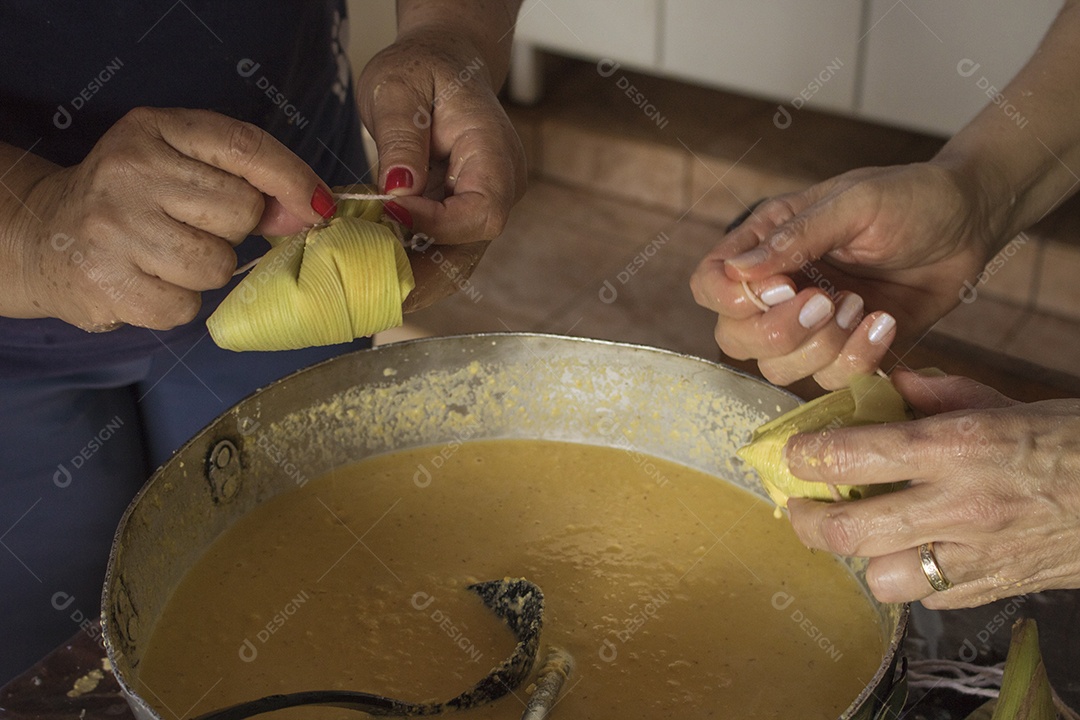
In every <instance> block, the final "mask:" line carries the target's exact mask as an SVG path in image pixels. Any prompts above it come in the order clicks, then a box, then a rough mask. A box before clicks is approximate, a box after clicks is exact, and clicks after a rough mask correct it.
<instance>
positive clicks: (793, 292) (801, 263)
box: [690, 163, 992, 389]
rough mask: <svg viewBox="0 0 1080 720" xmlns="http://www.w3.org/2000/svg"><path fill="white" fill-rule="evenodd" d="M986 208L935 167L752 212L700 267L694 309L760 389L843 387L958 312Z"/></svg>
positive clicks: (872, 174)
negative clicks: (756, 377) (714, 317)
mask: <svg viewBox="0 0 1080 720" xmlns="http://www.w3.org/2000/svg"><path fill="white" fill-rule="evenodd" d="M983 198H984V194H983V193H982V192H981V190H980V189H979V188H978V187H976V186H975V184H974V183H973V182H971V181H969V180H967V179H966V178H965V176H964V175H962V174H961V173H959V172H954V171H951V170H948V169H946V168H945V167H944V166H942V165H937V164H933V163H923V164H917V165H906V166H899V167H888V168H865V169H861V170H854V171H852V172H849V173H845V174H844V175H840V176H838V177H836V178H833V179H831V180H827V181H825V182H823V183H820V184H818V185H815V186H813V187H811V188H809V189H808V190H806V191H804V192H801V193H796V194H793V195H785V196H781V197H777V198H774V199H772V200H769V201H767V202H765V203H763V204H762V205H761V206H760V207H758V208H757V209H756V210H755V212H754V213H753V215H752V216H751V217H750V218H748V219H747V220H746V222H744V223H743V224H742V225H740V226H739V227H738V228H736V229H734V230H733V231H732V232H730V233H729V234H728V235H727V236H726V237H724V238H723V239H722V240H721V241H720V243H719V244H718V245H717V246H716V247H715V248H714V249H713V250H712V251H711V252H710V253H709V254H708V255H707V256H706V257H705V258H704V259H703V260H702V261H701V264H700V265H698V268H697V270H696V271H695V273H694V276H693V278H692V280H691V283H690V284H691V287H692V289H693V291H694V297H695V299H696V300H697V302H698V304H699V305H703V306H704V307H707V308H709V309H711V310H714V311H716V312H717V313H718V315H719V321H718V323H717V325H716V341H717V343H718V344H719V345H720V348H721V349H722V350H723V351H724V352H725V353H727V354H728V355H730V356H731V357H733V358H736V359H740V360H745V359H747V358H758V367H759V368H760V370H761V372H762V374H763V375H764V376H765V377H766V378H767V379H768V380H770V381H772V382H774V383H776V384H778V385H786V384H788V383H791V382H794V381H795V380H798V379H800V378H803V377H807V376H809V375H813V376H814V379H815V380H816V381H817V382H818V384H820V385H821V386H822V387H825V388H829V389H835V388H838V387H843V386H845V385H847V382H848V378H850V376H851V375H852V374H854V373H860V372H861V373H866V372H872V371H873V370H874V369H876V368H877V367H878V366H879V365H880V364H881V363H882V361H883V360H884V359H885V357H886V354H887V353H888V351H889V348H890V346H891V345H892V343H893V341H894V340H895V339H896V338H897V336H898V333H899V334H900V336H902V337H903V338H905V339H906V340H907V341H915V340H917V339H918V338H919V337H921V335H922V333H924V332H925V331H926V330H927V329H929V327H930V326H931V325H933V323H934V322H936V321H937V320H938V319H940V318H941V317H942V316H943V315H944V314H945V313H947V312H948V311H949V310H950V309H952V308H953V307H955V306H956V305H958V304H959V302H960V295H959V291H960V289H961V287H962V286H963V282H964V281H965V280H968V279H970V278H972V277H974V276H975V275H976V274H977V273H978V272H979V271H980V270H981V269H982V267H983V265H984V264H985V263H986V262H987V261H988V260H989V259H990V257H991V252H992V250H991V245H992V242H991V233H990V231H989V230H988V228H987V223H988V221H987V219H986V218H988V217H989V211H988V210H987V209H986V208H985V205H986V204H987V203H986V201H985V200H984V199H983ZM819 258H820V260H818V259H819ZM742 281H746V282H747V283H748V284H749V287H750V289H751V290H752V291H753V292H754V293H755V294H756V295H757V296H758V297H759V298H761V300H762V301H763V302H764V303H765V304H766V305H769V306H770V308H769V310H768V311H766V312H762V311H761V310H759V309H758V307H757V306H756V305H755V304H754V303H753V302H751V300H750V299H749V298H748V297H747V296H746V293H745V292H744V290H743V287H742Z"/></svg>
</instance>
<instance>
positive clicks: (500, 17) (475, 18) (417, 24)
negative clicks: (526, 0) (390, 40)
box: [397, 0, 521, 90]
mask: <svg viewBox="0 0 1080 720" xmlns="http://www.w3.org/2000/svg"><path fill="white" fill-rule="evenodd" d="M520 7H521V0H468V1H464V2H463V0H398V4H397V15H398V37H399V38H400V37H402V36H404V35H408V34H410V33H414V32H424V31H428V30H435V31H437V32H440V33H444V34H445V33H449V34H451V35H455V36H458V37H461V38H464V39H467V40H468V41H469V42H470V43H472V44H473V45H474V46H475V48H476V50H477V52H479V54H480V58H479V59H480V60H481V61H482V62H483V63H484V66H485V67H486V69H487V74H488V76H489V77H490V79H491V83H492V88H493V89H495V90H498V89H499V88H500V87H501V86H502V84H503V82H504V81H505V80H506V74H507V72H508V71H509V69H510V42H511V40H512V39H513V34H514V23H515V22H516V19H517V13H518V8H520Z"/></svg>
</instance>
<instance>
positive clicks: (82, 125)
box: [0, 0, 368, 377]
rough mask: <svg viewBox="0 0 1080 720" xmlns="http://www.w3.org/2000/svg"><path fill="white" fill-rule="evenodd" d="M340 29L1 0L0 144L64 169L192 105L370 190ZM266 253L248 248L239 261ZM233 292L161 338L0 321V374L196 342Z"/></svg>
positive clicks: (133, 5)
mask: <svg viewBox="0 0 1080 720" xmlns="http://www.w3.org/2000/svg"><path fill="white" fill-rule="evenodd" d="M347 32H348V21H347V19H346V12H345V3H344V0H274V1H273V2H266V0H216V1H215V0H184V2H176V0H155V1H153V2H134V1H133V0H129V1H128V2H112V1H109V0H98V1H96V2H90V3H71V2H59V1H56V0H5V2H3V3H0V141H3V142H6V143H9V144H11V145H16V146H18V147H21V148H23V149H26V150H29V151H30V152H33V153H34V154H36V155H40V156H41V157H44V158H46V159H48V160H51V161H52V162H55V163H58V164H60V165H64V166H69V165H73V164H76V163H78V162H80V161H81V160H82V159H83V158H84V157H85V156H86V154H87V153H88V152H89V151H90V149H91V148H92V147H93V146H94V143H95V142H97V140H98V138H100V137H101V136H102V135H103V134H104V133H105V131H106V130H108V129H109V128H110V127H111V126H112V125H113V124H114V123H115V122H116V121H117V120H119V119H120V118H121V117H123V116H124V114H126V113H127V112H128V111H129V110H131V109H132V108H135V107H139V106H149V107H184V108H202V109H206V110H213V111H216V112H219V113H222V114H224V115H228V116H230V117H234V118H239V119H241V120H246V121H248V122H251V123H254V124H256V125H258V126H259V127H261V128H263V129H265V130H266V131H268V132H269V133H271V134H272V135H273V136H274V137H276V138H277V139H278V140H280V141H281V142H283V143H284V144H285V145H286V146H288V147H289V148H290V149H292V150H293V152H295V153H296V154H297V155H299V156H300V157H301V158H303V159H304V160H306V161H307V162H308V163H309V164H310V165H311V166H312V168H314V169H315V171H316V172H317V173H318V174H319V175H320V176H321V177H322V178H323V179H324V180H325V181H327V182H328V183H329V184H331V185H337V184H346V183H352V182H360V181H362V180H367V179H368V178H367V176H366V173H367V164H366V162H365V159H364V155H363V148H362V145H361V135H360V119H359V114H358V112H357V109H356V103H355V101H354V97H353V91H352V81H351V77H350V72H349V61H348V56H347V43H348V37H347ZM4 170H6V168H4ZM265 247H266V246H265V245H264V244H263V241H262V240H261V239H259V238H248V239H247V240H246V241H245V242H244V243H243V244H242V245H241V246H240V248H239V249H238V255H239V256H240V262H241V263H243V262H246V261H247V260H248V259H251V258H253V257H256V256H257V255H259V254H261V253H262V252H263V251H264V250H265ZM235 282H236V280H234V282H233V283H232V284H230V287H227V288H224V289H222V290H219V291H212V292H207V293H203V308H202V311H201V312H200V315H199V317H198V318H197V319H196V320H195V321H194V322H192V323H190V324H188V325H185V326H183V327H181V328H177V329H175V330H171V331H168V332H160V331H150V330H147V329H145V328H134V327H122V328H120V329H118V330H115V331H113V332H109V333H100V334H97V333H87V332H84V331H82V330H80V329H78V328H76V327H73V326H71V325H68V324H67V323H64V322H62V321H60V320H56V319H41V320H22V319H12V318H0V376H6V377H18V376H24V377H25V376H37V377H45V376H49V375H56V374H61V373H67V372H70V371H77V370H79V369H85V368H87V367H93V366H95V365H97V364H100V363H107V362H109V361H110V359H115V358H130V357H131V356H132V354H133V353H144V352H150V351H152V350H156V349H159V348H161V346H162V343H163V342H164V343H166V344H169V343H172V342H175V341H178V340H180V339H185V338H195V337H198V336H199V335H201V334H203V333H205V332H206V328H205V320H206V317H207V316H208V315H209V314H210V313H211V312H212V311H213V309H214V308H215V307H216V306H217V304H218V303H219V302H220V301H221V299H222V298H223V297H224V296H225V294H227V292H228V290H229V289H231V286H232V285H234V284H235Z"/></svg>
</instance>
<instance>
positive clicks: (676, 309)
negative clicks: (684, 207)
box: [543, 220, 721, 360]
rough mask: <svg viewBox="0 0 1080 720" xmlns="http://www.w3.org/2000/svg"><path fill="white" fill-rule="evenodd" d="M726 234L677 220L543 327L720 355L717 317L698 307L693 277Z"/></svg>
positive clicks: (705, 226) (710, 356)
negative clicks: (715, 329) (715, 337)
mask: <svg viewBox="0 0 1080 720" xmlns="http://www.w3.org/2000/svg"><path fill="white" fill-rule="evenodd" d="M720 234H721V231H720V230H719V229H718V228H716V227H715V226H711V225H704V224H702V223H698V222H694V221H690V220H684V221H682V222H680V223H677V224H675V225H673V226H672V227H671V228H669V229H667V230H665V231H664V233H663V235H661V236H659V237H657V238H653V239H651V240H649V241H647V242H645V243H643V244H642V245H640V246H639V247H637V248H635V249H634V251H633V252H632V253H630V254H629V255H627V256H624V257H623V258H622V259H621V260H620V261H619V263H618V264H617V265H616V266H615V267H614V268H613V269H612V270H611V272H609V274H607V275H606V276H605V277H604V278H602V279H601V281H599V282H597V283H596V285H595V286H594V287H593V288H589V289H588V290H586V291H585V292H582V293H580V294H578V295H577V296H576V297H575V298H574V299H573V301H572V302H571V303H570V304H569V305H568V306H567V307H566V308H565V309H564V310H563V312H562V313H561V314H559V315H557V316H555V317H553V318H552V319H551V320H550V322H548V323H547V324H546V325H545V326H544V327H543V330H545V331H547V332H558V333H567V334H572V335H578V336H582V337H594V338H600V339H603V340H617V341H620V342H630V343H641V344H645V345H652V346H655V347H662V348H666V349H669V350H675V351H678V352H683V353H689V354H691V355H697V356H699V357H704V358H708V359H712V360H715V359H717V357H718V356H719V350H718V349H717V347H716V343H715V341H714V340H713V326H714V325H715V324H716V316H715V315H714V314H713V313H711V312H709V311H708V310H705V309H704V308H701V307H698V306H697V304H696V303H695V302H694V299H693V297H692V296H691V294H690V287H689V280H690V274H691V273H692V272H693V270H694V268H695V267H696V266H697V263H698V261H699V260H700V259H701V257H702V256H703V255H704V254H705V253H706V252H707V251H708V249H709V248H711V247H712V245H713V244H714V243H715V242H716V240H717V239H718V238H719V237H720Z"/></svg>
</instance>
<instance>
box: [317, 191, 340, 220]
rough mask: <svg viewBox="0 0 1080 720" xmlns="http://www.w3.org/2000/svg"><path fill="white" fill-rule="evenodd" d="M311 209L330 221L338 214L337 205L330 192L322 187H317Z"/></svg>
mask: <svg viewBox="0 0 1080 720" xmlns="http://www.w3.org/2000/svg"><path fill="white" fill-rule="evenodd" d="M311 209H312V210H314V211H315V212H317V213H319V214H320V215H322V216H323V217H324V218H325V219H327V220H329V219H330V218H332V217H334V213H336V212H337V203H335V202H334V196H333V195H331V194H330V191H329V190H327V189H326V188H324V187H323V186H322V185H316V186H315V192H314V193H312V195H311Z"/></svg>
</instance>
